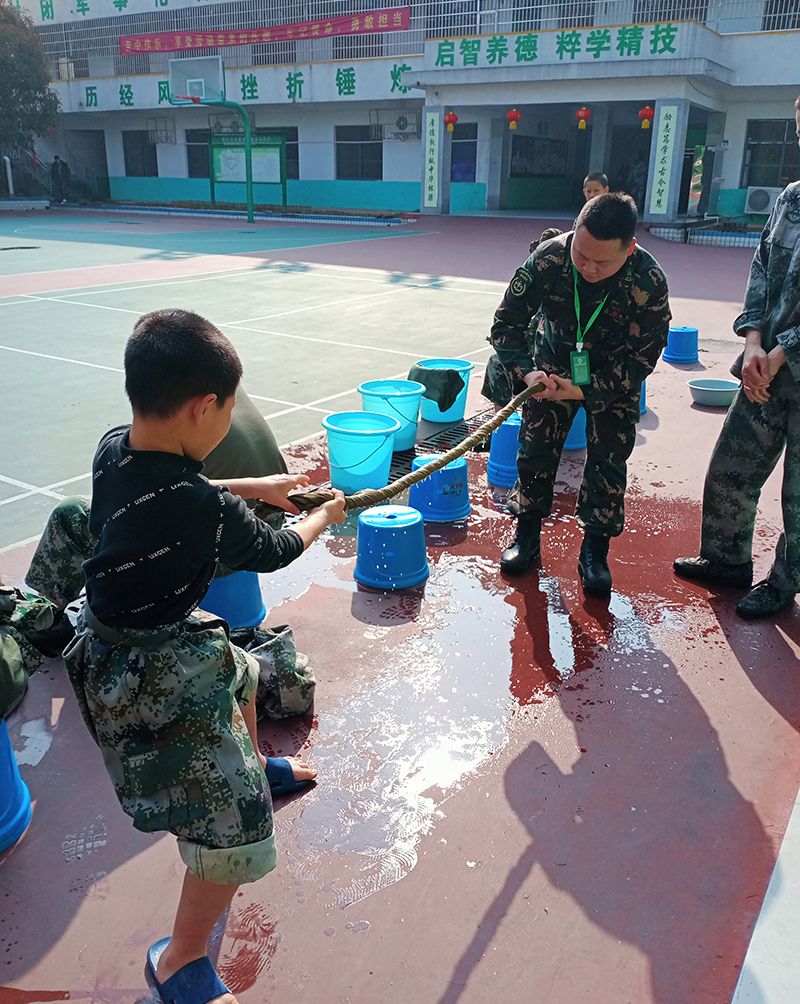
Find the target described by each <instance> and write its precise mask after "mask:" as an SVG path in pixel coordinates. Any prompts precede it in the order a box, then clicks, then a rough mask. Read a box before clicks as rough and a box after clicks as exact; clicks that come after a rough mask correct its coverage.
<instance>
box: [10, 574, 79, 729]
mask: <svg viewBox="0 0 800 1004" xmlns="http://www.w3.org/2000/svg"><path fill="white" fill-rule="evenodd" d="M60 618H61V612H60V611H59V610H58V609H57V608H56V607H55V606H54V605H53V604H52V603H51V602H50V601H49V600H46V599H45V598H44V597H43V596H33V595H32V594H30V593H23V592H21V591H20V590H19V589H14V588H13V587H12V586H0V719H4V718H7V717H8V715H10V714H11V712H12V711H13V710H14V708H15V707H16V706H17V705H18V704H19V702H20V701H21V700H22V697H23V695H24V693H25V690H26V688H27V686H28V677H29V676H30V674H31V673H33V672H34V671H35V670H37V669H38V668H39V666H41V664H42V663H43V662H44V660H45V657H46V656H47V655H49V654H52V653H51V651H50V650H49V648H48V640H49V638H51V637H52V635H53V628H54V625H56V624H57V622H58V620H60ZM65 640H66V639H65ZM37 642H38V645H37V644H36V643H37Z"/></svg>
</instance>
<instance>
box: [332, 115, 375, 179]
mask: <svg viewBox="0 0 800 1004" xmlns="http://www.w3.org/2000/svg"><path fill="white" fill-rule="evenodd" d="M336 178H337V180H338V181H382V180H383V143H381V142H380V141H378V142H376V141H375V140H373V139H372V129H371V127H370V126H368V125H365V126H360V125H359V126H336Z"/></svg>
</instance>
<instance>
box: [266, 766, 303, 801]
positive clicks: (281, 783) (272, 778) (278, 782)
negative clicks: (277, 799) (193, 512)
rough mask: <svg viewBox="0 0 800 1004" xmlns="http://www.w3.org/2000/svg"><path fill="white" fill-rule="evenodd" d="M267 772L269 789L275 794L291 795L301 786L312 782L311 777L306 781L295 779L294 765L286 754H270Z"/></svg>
mask: <svg viewBox="0 0 800 1004" xmlns="http://www.w3.org/2000/svg"><path fill="white" fill-rule="evenodd" d="M266 774H267V780H268V781H269V790H270V792H271V793H272V794H273V795H290V794H291V793H292V792H294V791H300V789H301V788H305V787H307V786H308V785H309V784H311V779H310V778H306V779H305V780H304V781H295V779H294V771H293V770H292V765H291V764H290V763H289V761H288V760H287V759H286V757H284V756H279V757H274V756H268V757H267V770H266Z"/></svg>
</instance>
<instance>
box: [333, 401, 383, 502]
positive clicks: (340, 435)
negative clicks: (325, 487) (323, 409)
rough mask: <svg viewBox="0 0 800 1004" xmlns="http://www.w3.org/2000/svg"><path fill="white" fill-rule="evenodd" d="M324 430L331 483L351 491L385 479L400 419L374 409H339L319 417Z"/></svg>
mask: <svg viewBox="0 0 800 1004" xmlns="http://www.w3.org/2000/svg"><path fill="white" fill-rule="evenodd" d="M322 424H323V426H324V427H325V430H326V431H327V433H328V463H329V464H330V468H331V484H332V485H333V487H334V488H338V489H339V490H340V491H343V492H344V493H345V495H353V494H354V493H355V492H358V491H361V489H362V488H385V487H386V485H387V484H388V483H389V468H390V467H391V465H392V450H393V447H394V436H395V433H396V432H397V430H398V429H399V428H400V422H399V421H398V420H397V419H396V418H392V416H391V415H380V414H378V413H377V412H374V411H340V412H337V413H336V414H335V415H328V417H327V418H323V419H322Z"/></svg>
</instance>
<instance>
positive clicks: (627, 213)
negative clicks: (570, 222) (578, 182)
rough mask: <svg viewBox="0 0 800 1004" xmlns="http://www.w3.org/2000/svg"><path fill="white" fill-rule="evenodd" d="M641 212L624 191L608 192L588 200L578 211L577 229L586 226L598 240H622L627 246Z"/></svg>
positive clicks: (634, 232) (631, 238) (632, 236)
mask: <svg viewBox="0 0 800 1004" xmlns="http://www.w3.org/2000/svg"><path fill="white" fill-rule="evenodd" d="M638 221H639V213H638V212H637V210H636V203H635V202H634V201H633V199H632V198H631V197H630V195H626V194H625V193H624V192H606V194H605V195H598V196H597V198H596V199H592V200H591V201H590V202H587V203H586V205H585V206H584V207H583V209H581V211H580V212H579V213H578V218H577V219H576V220H575V229H576V230H577V229H578V227H581V226H583V227H586V229H587V230H588V231H589V233H590V234H591V235H592V237H594V239H595V240H596V241H622V243H623V244H624V245H625V246H626V247H627V245H628V244H630V242H631V241H632V240H633V238H634V235H635V234H636V224H637V223H638Z"/></svg>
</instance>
